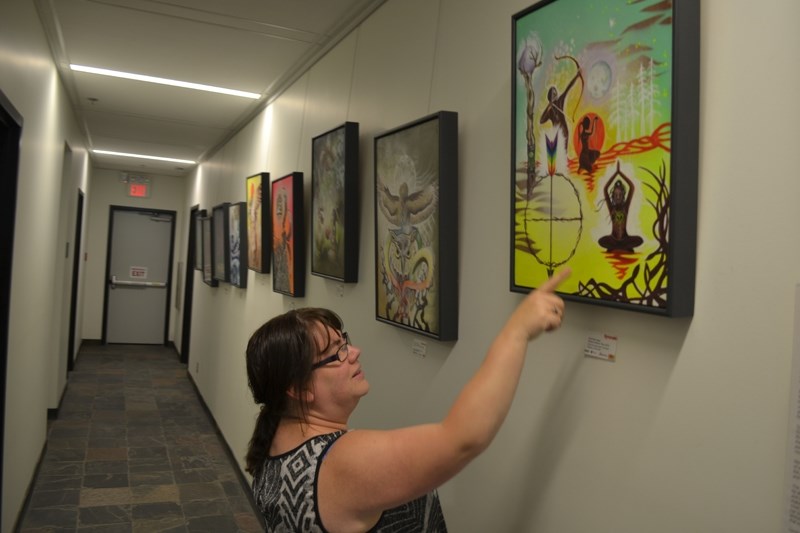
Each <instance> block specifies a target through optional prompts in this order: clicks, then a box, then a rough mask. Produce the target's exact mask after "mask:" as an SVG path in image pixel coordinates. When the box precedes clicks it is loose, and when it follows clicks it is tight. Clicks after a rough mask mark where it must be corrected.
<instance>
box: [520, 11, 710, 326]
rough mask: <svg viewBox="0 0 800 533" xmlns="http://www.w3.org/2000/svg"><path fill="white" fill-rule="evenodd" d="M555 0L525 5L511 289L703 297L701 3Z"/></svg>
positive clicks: (605, 300) (659, 304)
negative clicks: (699, 269) (699, 240)
mask: <svg viewBox="0 0 800 533" xmlns="http://www.w3.org/2000/svg"><path fill="white" fill-rule="evenodd" d="M698 4H699V3H698V2H696V1H695V0H673V1H670V2H662V1H660V0H638V1H634V2H631V1H630V0H607V1H603V2H598V1H596V0H549V1H547V0H545V1H542V2H539V3H538V4H536V5H534V6H532V7H530V8H528V9H526V10H525V11H522V12H520V13H518V14H516V15H514V17H513V18H512V32H513V53H514V56H513V58H512V61H513V65H512V68H513V74H512V76H513V82H512V117H513V120H512V172H511V174H512V199H511V208H512V214H513V216H512V221H511V233H512V242H513V246H512V251H511V289H512V290H514V291H519V292H527V291H529V290H531V289H532V288H535V287H537V286H539V285H540V284H541V283H542V282H543V281H545V280H546V279H547V278H548V277H549V276H550V275H552V273H553V272H554V271H555V270H558V269H561V268H564V267H567V266H568V267H570V268H571V269H572V271H573V274H572V276H571V277H570V279H568V280H567V281H566V282H565V283H563V284H562V285H561V289H560V290H561V291H563V294H564V295H565V297H567V298H568V299H573V300H578V301H583V302H588V303H600V304H607V305H611V306H615V307H621V308H625V309H629V310H637V311H644V312H651V313H656V314H664V315H670V316H689V315H691V314H692V312H693V309H694V269H695V244H696V228H695V225H696V217H697V213H696V211H697V141H698V127H697V117H698V93H699V91H698V79H699V78H698V72H699V59H698V58H699V55H698V50H699V22H698V21H699V18H700V17H699V7H698Z"/></svg>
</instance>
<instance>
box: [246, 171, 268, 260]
mask: <svg viewBox="0 0 800 533" xmlns="http://www.w3.org/2000/svg"><path fill="white" fill-rule="evenodd" d="M245 186H246V189H247V192H246V195H247V268H249V269H250V270H255V271H256V272H260V273H262V274H264V273H267V272H269V267H270V252H271V251H272V230H271V229H270V227H271V226H270V222H271V217H270V214H269V208H270V203H269V173H268V172H261V173H259V174H254V175H252V176H250V177H249V178H247V179H246V180H245Z"/></svg>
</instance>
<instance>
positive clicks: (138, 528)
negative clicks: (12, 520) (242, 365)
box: [17, 343, 263, 533]
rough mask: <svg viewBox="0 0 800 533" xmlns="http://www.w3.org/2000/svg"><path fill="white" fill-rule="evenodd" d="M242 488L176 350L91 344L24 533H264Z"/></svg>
mask: <svg viewBox="0 0 800 533" xmlns="http://www.w3.org/2000/svg"><path fill="white" fill-rule="evenodd" d="M17 408H22V406H17ZM242 480H243V478H242V477H240V474H239V473H238V467H237V466H236V464H235V463H234V460H233V458H232V457H231V456H230V455H229V453H228V451H227V447H226V446H225V444H224V443H223V441H222V438H221V436H220V435H219V434H218V432H217V430H216V428H215V426H214V422H213V421H212V420H211V418H210V416H209V414H208V413H207V411H206V409H205V408H204V406H203V404H202V403H201V401H200V399H199V397H198V395H197V393H196V392H195V389H194V386H193V385H192V383H191V382H190V380H189V378H188V376H187V373H186V367H185V366H184V365H182V364H181V363H180V362H179V361H178V357H177V354H176V353H175V351H174V350H173V349H171V348H167V347H161V346H141V345H106V346H103V345H100V344H88V345H87V344H86V343H84V345H83V347H82V348H81V351H80V353H79V355H78V357H77V360H76V364H75V370H73V371H72V372H70V374H69V381H68V385H67V389H66V393H65V395H64V399H63V402H62V404H61V408H60V412H59V414H58V417H57V419H54V420H52V421H51V422H50V424H49V427H48V440H47V446H46V451H45V453H44V456H43V458H42V461H41V463H40V466H39V471H38V475H37V477H36V480H35V482H34V485H33V487H32V489H31V493H30V498H29V500H28V503H27V506H26V509H25V510H24V511H23V515H22V516H21V518H20V520H19V523H18V526H19V529H18V530H19V531H20V532H22V533H34V532H36V533H39V532H67V531H77V532H90V531H92V532H100V531H102V532H106V533H116V532H120V533H122V532H156V531H169V532H200V531H203V532H215V533H221V532H228V531H230V532H259V531H262V530H263V528H262V526H261V522H260V517H259V516H258V515H257V513H255V512H254V509H253V507H252V505H251V500H250V498H249V496H248V493H247V492H246V489H245V487H244V486H243V481H242Z"/></svg>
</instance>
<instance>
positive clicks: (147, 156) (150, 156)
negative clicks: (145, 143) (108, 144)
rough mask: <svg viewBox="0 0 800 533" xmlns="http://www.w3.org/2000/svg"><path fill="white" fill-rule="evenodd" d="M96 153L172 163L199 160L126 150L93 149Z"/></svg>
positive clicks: (192, 162)
mask: <svg viewBox="0 0 800 533" xmlns="http://www.w3.org/2000/svg"><path fill="white" fill-rule="evenodd" d="M92 152H94V153H95V154H99V155H116V156H120V157H137V158H139V159H154V160H156V161H169V162H170V163H186V164H187V165H194V164H195V163H197V161H190V160H189V159H175V158H173V157H159V156H155V155H144V154H129V153H126V152H112V151H110V150H92Z"/></svg>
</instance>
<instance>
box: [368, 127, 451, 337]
mask: <svg viewBox="0 0 800 533" xmlns="http://www.w3.org/2000/svg"><path fill="white" fill-rule="evenodd" d="M374 144H375V282H376V286H375V295H376V297H375V316H376V319H377V320H378V321H380V322H385V323H387V324H391V325H393V326H398V327H401V328H405V329H408V330H410V331H413V332H415V333H419V334H422V335H427V336H429V337H433V338H435V339H438V340H442V341H450V340H455V339H457V338H458V200H457V199H458V114H457V113H453V112H450V111H441V112H439V113H435V114H433V115H429V116H426V117H424V118H421V119H419V120H417V121H415V122H412V123H410V124H406V125H404V126H400V127H398V128H396V129H393V130H391V131H388V132H386V133H384V134H382V135H379V136H377V137H375V143H374Z"/></svg>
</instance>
